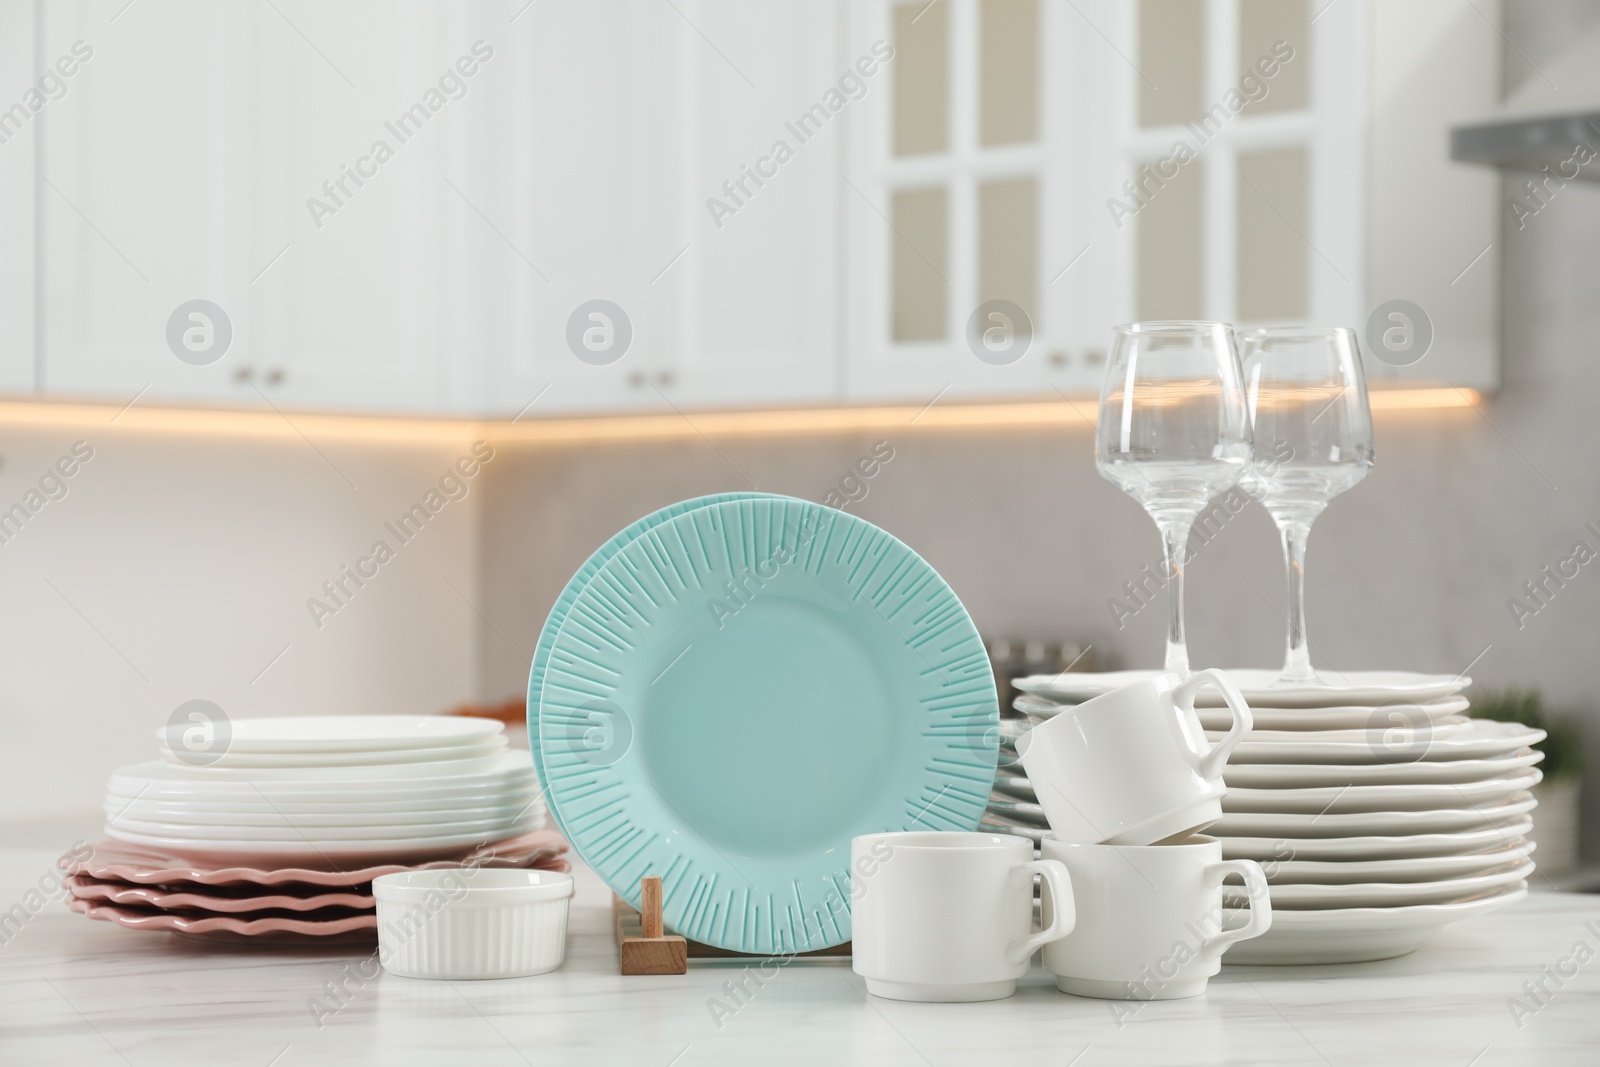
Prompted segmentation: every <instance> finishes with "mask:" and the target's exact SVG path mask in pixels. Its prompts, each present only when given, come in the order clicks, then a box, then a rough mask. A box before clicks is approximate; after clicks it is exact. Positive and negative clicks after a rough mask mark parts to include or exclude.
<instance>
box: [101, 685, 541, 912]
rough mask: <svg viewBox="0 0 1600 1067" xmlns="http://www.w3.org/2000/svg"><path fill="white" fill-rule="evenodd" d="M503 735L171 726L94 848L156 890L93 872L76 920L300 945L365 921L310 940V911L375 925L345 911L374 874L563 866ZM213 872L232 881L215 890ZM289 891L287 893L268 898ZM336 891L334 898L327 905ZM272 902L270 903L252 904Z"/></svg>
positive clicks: (384, 722) (474, 727)
mask: <svg viewBox="0 0 1600 1067" xmlns="http://www.w3.org/2000/svg"><path fill="white" fill-rule="evenodd" d="M502 730H503V727H502V725H501V724H500V723H498V722H493V721H490V720H486V719H464V718H445V717H430V716H330V717H306V718H281V719H247V720H238V721H234V722H232V723H227V722H225V721H224V722H220V723H219V722H212V721H206V722H205V724H204V730H200V729H199V728H198V727H194V726H188V725H187V724H186V725H185V727H181V728H180V727H178V726H173V727H169V728H167V729H165V730H162V731H160V732H159V734H158V736H159V738H160V740H161V742H162V753H163V756H164V758H163V759H161V760H155V761H151V762H148V763H141V764H135V765H133V766H130V767H124V768H122V769H121V770H119V771H117V772H116V774H114V775H113V776H112V778H111V781H110V783H109V784H108V785H107V787H106V797H105V810H106V819H107V822H106V834H107V835H108V836H109V837H110V838H111V841H110V842H105V843H102V844H101V845H99V846H96V850H95V851H96V855H97V857H98V860H97V861H96V862H98V863H101V864H104V863H112V864H120V865H122V867H128V865H131V866H132V869H133V870H135V871H143V872H144V874H145V875H148V876H149V878H147V879H146V880H145V881H144V882H139V881H138V880H137V879H134V880H133V881H131V882H130V880H129V878H128V874H129V871H128V870H126V869H118V870H115V871H113V870H110V869H107V870H106V871H103V872H102V873H101V874H96V873H95V869H94V868H93V867H85V869H84V870H82V871H80V872H79V873H78V875H77V876H75V878H76V884H75V886H74V889H73V894H74V897H75V906H79V905H81V906H80V907H79V910H85V911H89V913H90V914H91V915H92V917H95V918H110V919H113V920H115V921H121V920H123V919H130V920H131V919H132V918H135V917H139V916H137V915H134V914H131V913H130V914H120V913H117V912H115V911H112V912H111V913H108V914H95V911H94V910H92V909H100V910H102V911H103V910H105V909H115V908H118V907H122V908H126V907H139V908H144V909H154V912H152V913H150V914H143V917H144V918H148V919H152V920H153V919H154V917H155V914H156V913H161V914H168V915H170V914H176V913H180V912H202V913H204V912H213V913H217V914H228V915H232V914H234V913H237V912H240V911H241V910H243V911H250V912H253V913H256V914H255V918H259V919H267V918H282V919H285V920H293V923H292V924H291V926H289V927H287V928H286V929H289V930H292V931H294V932H299V933H307V932H322V933H342V932H346V931H347V930H350V929H362V928H367V927H370V923H367V924H357V925H356V926H349V925H348V924H346V925H344V926H342V927H337V928H335V927H329V928H325V929H322V930H321V931H310V930H307V929H302V926H303V924H304V923H305V922H306V921H308V919H307V915H306V913H307V912H315V913H317V914H316V915H315V916H313V917H312V920H317V919H330V920H331V919H335V918H337V919H355V918H357V917H358V913H361V909H366V913H370V900H368V901H364V902H361V903H356V902H354V901H352V900H349V899H345V898H347V897H350V896H351V890H350V887H352V886H361V885H364V884H365V883H366V882H369V881H370V880H371V878H372V877H374V875H372V874H371V870H372V869H374V868H377V867H384V868H386V869H388V870H396V869H403V868H404V867H408V866H414V865H420V864H430V863H451V864H454V863H459V862H461V861H462V860H463V859H465V858H468V857H475V858H477V859H480V860H481V859H490V860H492V861H493V862H497V863H504V862H516V863H519V864H521V863H528V862H534V861H536V860H539V859H541V858H548V857H550V856H553V855H556V854H558V852H559V851H560V850H561V849H562V848H564V845H563V844H562V843H561V842H560V840H559V838H558V837H557V836H556V835H554V834H546V835H543V836H540V835H539V834H537V833H536V831H538V830H539V829H540V827H541V826H542V825H543V824H544V820H545V811H544V805H543V802H542V800H541V798H540V795H539V790H538V782H537V779H536V777H535V775H534V773H533V766H532V761H531V760H530V758H529V756H528V754H527V753H526V752H517V753H513V752H511V751H510V750H509V749H508V748H507V746H506V743H505V739H504V737H503V736H502ZM218 871H224V872H230V873H228V874H226V875H223V876H220V880H218V877H217V876H216V872H218ZM239 872H243V873H239ZM311 872H320V874H319V875H318V876H316V877H313V876H312V873H311ZM380 873H382V871H380ZM152 879H153V880H152ZM330 879H331V880H330ZM119 882H121V883H127V884H116V883H119ZM152 885H154V886H156V887H157V889H156V890H152V889H151V888H150V886H152ZM281 886H290V887H291V888H290V889H289V890H284V889H282V888H272V889H271V890H270V891H269V890H267V889H265V888H263V887H281ZM200 887H212V889H216V887H222V889H223V890H225V892H222V893H221V896H218V895H217V893H216V892H212V891H211V890H202V889H201V888H200ZM313 888H314V889H315V891H310V890H311V889H313ZM331 889H337V890H338V892H334V893H332V894H331V896H330V892H329V891H330V890H331ZM152 893H156V894H157V895H155V896H152V895H151V894H152ZM208 893H209V899H210V904H209V905H208V904H207V899H208ZM356 895H362V894H359V893H358V894H356ZM224 897H226V898H228V899H229V900H232V901H233V903H232V904H225V902H224V900H223V898H224ZM264 897H271V898H273V899H272V901H271V903H270V905H269V904H267V903H265V902H264V901H263V900H262V899H256V898H264ZM333 897H337V898H338V899H337V900H335V899H332V898H333ZM291 898H297V899H299V898H303V899H299V903H294V902H291ZM240 899H243V900H245V902H246V905H247V906H245V907H243V908H241V907H240V906H239V905H238V901H239V900H240ZM352 908H355V909H357V911H356V912H351V911H350V910H349V909H352ZM328 909H333V910H332V911H329V910H328ZM341 909H343V910H341ZM202 917H204V916H202ZM251 921H254V920H251ZM124 925H137V924H136V923H133V922H131V921H129V922H125V923H124ZM145 925H151V926H155V927H156V928H163V929H179V930H180V931H183V932H191V931H188V930H187V929H185V928H184V927H183V926H173V925H171V924H170V923H158V922H153V921H152V922H151V923H147V924H145ZM336 926H337V924H336ZM210 928H211V927H202V928H201V929H200V930H199V931H197V932H202V933H203V932H206V930H207V929H210ZM254 929H255V928H252V931H246V932H253V930H254ZM278 929H284V928H278ZM233 932H239V931H233ZM265 932H278V930H277V929H275V930H268V931H265Z"/></svg>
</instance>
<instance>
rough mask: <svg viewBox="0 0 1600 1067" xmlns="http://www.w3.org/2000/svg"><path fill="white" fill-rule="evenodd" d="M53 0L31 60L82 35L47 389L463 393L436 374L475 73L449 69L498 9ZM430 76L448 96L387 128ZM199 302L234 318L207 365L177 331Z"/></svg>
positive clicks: (54, 123) (49, 273) (455, 349)
mask: <svg viewBox="0 0 1600 1067" xmlns="http://www.w3.org/2000/svg"><path fill="white" fill-rule="evenodd" d="M42 10H43V12H44V24H43V26H42V27H41V40H42V41H43V42H44V44H43V50H44V54H46V55H53V54H54V51H55V50H60V49H63V48H65V47H66V46H67V44H68V43H69V42H71V41H73V40H80V39H81V40H84V41H88V42H90V46H91V47H92V48H93V58H92V59H91V60H90V61H88V62H85V63H84V64H83V67H82V70H81V72H80V73H79V74H78V76H77V80H76V82H75V84H73V85H72V87H71V90H72V91H69V93H68V94H67V95H66V96H65V97H64V98H63V99H62V100H60V101H59V102H56V103H54V104H52V105H51V106H50V108H49V109H48V110H47V112H46V113H45V114H43V115H42V116H41V123H40V125H41V135H40V142H39V148H38V152H37V159H38V172H39V193H38V196H39V198H40V206H39V213H38V223H39V234H38V241H39V263H40V272H39V278H40V285H41V288H42V290H43V300H42V302H41V305H40V307H41V313H40V319H39V334H40V336H39V341H38V344H39V348H40V352H41V355H42V360H41V363H42V367H43V373H42V375H41V379H42V380H41V382H40V386H41V389H42V390H43V391H45V392H47V393H68V394H95V395H102V396H112V397H122V398H127V397H133V396H135V395H137V396H140V397H145V398H149V399H151V400H172V399H176V400H200V401H221V402H226V403H240V404H247V405H267V404H270V405H273V406H278V407H283V408H289V407H331V408H340V409H354V410H422V411H426V410H448V409H450V408H451V407H452V406H457V402H458V394H459V390H456V389H453V388H452V383H451V382H450V381H449V380H448V378H447V376H446V375H445V374H444V372H443V368H444V366H445V364H446V361H447V360H449V359H450V358H452V357H456V356H459V355H460V354H461V351H460V346H459V345H457V344H456V343H455V340H454V332H453V329H452V321H453V319H454V318H455V317H456V316H457V315H458V314H459V312H460V311H461V310H462V309H461V307H460V300H459V295H460V292H461V291H463V290H466V289H469V288H470V284H471V283H470V280H469V278H468V277H466V276H464V275H463V274H461V273H460V272H459V271H456V270H454V269H453V268H455V267H456V266H457V264H456V263H455V262H454V250H453V249H452V246H451V236H452V235H451V232H450V229H449V225H450V223H451V222H452V221H453V220H452V219H449V218H447V217H446V214H445V212H444V211H443V210H441V202H442V200H443V198H442V197H441V196H440V195H439V192H440V190H441V189H442V188H443V186H442V184H441V175H440V161H441V158H442V157H443V155H444V146H445V144H446V143H447V142H446V139H445V138H446V134H447V132H448V125H449V123H451V122H452V121H456V120H458V119H459V118H460V115H461V112H463V111H465V110H467V109H469V108H472V107H474V106H480V105H483V106H487V102H486V101H482V100H481V98H482V97H483V96H486V95H487V94H486V93H485V92H484V91H483V90H481V89H479V91H478V92H477V93H476V94H474V93H473V92H472V91H471V90H472V89H473V88H477V82H478V79H477V78H471V79H467V78H462V77H459V76H457V77H455V78H454V80H453V81H452V82H451V83H450V84H451V87H452V88H454V87H455V86H456V85H462V86H466V87H467V88H466V89H464V90H461V91H463V92H464V93H465V95H464V96H462V97H461V98H460V99H454V98H452V97H451V96H449V95H444V94H441V93H439V92H438V83H439V79H440V77H441V75H442V74H444V73H447V72H451V71H452V70H453V65H454V63H455V62H456V61H457V59H458V57H459V56H468V57H471V54H472V53H471V49H472V45H473V42H474V40H475V39H476V38H477V36H478V33H477V32H476V31H478V30H482V31H483V32H485V33H487V32H489V30H490V28H491V26H492V24H491V23H489V22H488V21H487V20H486V19H485V18H484V17H483V16H485V15H486V14H487V13H488V11H489V9H488V6H487V5H485V4H481V3H475V4H466V5H458V6H456V7H454V8H452V9H408V12H409V13H408V14H407V15H406V16H404V17H382V18H374V17H371V16H372V15H373V13H374V12H375V11H377V10H378V9H377V8H376V7H375V6H374V5H372V4H358V5H344V6H340V7H335V8H330V7H327V6H326V5H318V4H312V3H305V2H294V0H284V2H283V3H280V4H279V5H277V7H273V6H271V5H244V4H208V3H201V2H198V0H160V2H158V3H155V4H148V5H141V6H140V7H139V8H133V9H129V10H126V11H124V12H123V13H121V14H120V15H117V16H116V21H115V22H114V23H113V22H110V21H109V15H108V13H107V12H106V11H104V10H102V9H101V8H100V7H89V6H86V5H58V6H51V7H47V8H43V9H42ZM475 23H477V24H478V25H475ZM316 41H320V42H322V44H321V45H320V46H318V45H314V44H312V42H316ZM430 92H433V93H435V95H436V96H437V98H438V99H441V100H443V101H444V105H443V106H442V107H441V109H440V110H439V111H438V112H437V113H434V112H430V111H429V110H427V108H426V107H424V108H423V110H422V111H420V112H418V115H420V116H422V118H414V119H413V121H414V123H415V125H416V129H414V130H413V129H412V128H411V127H410V126H407V127H405V129H403V130H400V131H396V129H395V126H394V123H395V122H396V121H397V119H398V116H401V115H403V114H408V108H410V107H411V106H412V105H413V104H417V103H418V102H419V101H422V100H424V99H428V97H427V94H428V93H430ZM475 95H476V96H477V97H478V98H479V99H474V96H475ZM424 119H425V122H424ZM406 132H410V133H411V139H410V140H408V141H403V140H402V138H401V136H400V134H403V133H406ZM379 144H383V145H385V146H386V151H382V152H379V153H377V155H378V156H379V157H380V158H383V159H384V160H385V161H384V162H383V163H382V164H381V165H380V164H379V163H377V162H375V161H374V159H373V157H374V152H373V149H374V148H376V147H377V146H378V145H379ZM352 169H354V170H356V171H362V172H367V175H368V176H367V177H366V179H365V180H364V181H363V180H361V179H360V176H359V174H357V175H354V176H352V175H351V173H350V172H351V170H352ZM358 182H359V184H357V183H358ZM325 183H327V184H325ZM195 299H204V300H207V301H210V302H212V303H213V304H215V305H217V306H218V307H220V308H221V312H222V314H221V315H220V316H219V315H213V314H209V313H208V318H207V320H205V321H202V320H194V321H195V322H196V323H197V324H198V325H197V327H195V328H203V329H205V330H210V331H215V333H214V334H213V337H218V336H220V335H221V333H223V332H225V331H227V330H228V329H229V328H231V341H230V342H229V344H228V347H227V348H226V350H225V351H223V352H221V354H220V356H219V355H217V352H216V349H215V348H213V349H212V351H211V352H209V353H208V352H204V351H202V352H199V353H197V354H196V355H195V357H194V359H195V360H196V361H202V365H195V363H191V362H186V361H185V360H183V359H180V358H179V357H178V356H176V355H175V354H174V352H173V351H172V350H171V348H170V346H169V340H168V336H167V327H168V319H169V317H170V316H171V315H172V314H173V312H174V310H175V309H177V308H178V307H179V306H180V305H182V304H184V303H186V302H188V301H191V300H195ZM224 320H225V321H226V324H227V325H226V326H224ZM199 339H200V340H203V337H202V338H199ZM214 343H215V342H213V344H214ZM208 355H209V356H211V357H212V359H213V361H211V362H203V361H204V359H205V357H206V356H208Z"/></svg>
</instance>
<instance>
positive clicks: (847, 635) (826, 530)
mask: <svg viewBox="0 0 1600 1067" xmlns="http://www.w3.org/2000/svg"><path fill="white" fill-rule="evenodd" d="M998 726H999V709H998V707H997V702H996V695H995V689H994V678H993V675H992V673H991V671H990V668H989V659H988V655H987V653H986V651H985V649H984V646H983V642H982V641H981V640H980V639H979V637H978V633H977V630H976V629H975V628H974V627H973V625H972V621H971V619H970V618H969V617H968V615H967V612H966V609H965V608H963V607H962V605H961V602H960V600H958V599H957V598H956V595H955V593H954V592H952V591H951V589H950V587H949V586H948V585H946V584H945V582H944V581H943V579H941V578H940V577H939V575H938V574H937V573H936V572H935V571H934V570H933V568H932V567H930V566H929V565H928V564H927V563H926V562H925V561H924V560H923V559H922V558H921V557H920V556H918V555H917V554H916V553H915V552H913V551H912V550H911V549H910V548H908V547H907V546H905V545H904V544H902V543H901V542H899V541H898V540H896V539H895V538H894V537H892V536H890V535H889V534H888V533H886V532H884V531H883V530H880V529H878V528H877V527H875V526H873V525H872V524H871V523H868V522H866V521H864V520H862V519H858V518H856V517H854V516H851V515H848V514H846V513H844V512H841V511H837V510H835V509H832V508H826V507H823V506H821V505H818V504H813V503H809V502H807V501H802V500H793V499H789V498H763V499H743V500H737V501H731V502H727V503H722V504H716V505H713V506H709V507H701V508H699V509H697V510H694V511H690V512H687V513H685V514H682V515H679V516H677V517H676V518H673V519H670V520H668V521H666V522H663V523H661V524H659V525H657V526H655V527H654V528H652V529H650V530H648V531H646V532H645V533H643V534H641V535H640V536H638V537H637V538H636V539H635V540H634V541H632V542H631V543H630V544H628V545H626V546H624V547H623V548H622V549H621V550H620V551H619V552H618V553H617V554H616V555H615V556H613V557H612V558H611V559H610V560H609V561H607V562H606V563H605V564H604V565H603V566H602V567H601V568H600V569H599V570H598V571H597V573H596V574H595V575H594V577H593V578H592V579H591V580H590V582H589V583H588V584H587V585H586V586H585V587H584V588H583V590H582V591H581V592H580V594H579V595H578V597H577V598H576V600H575V601H574V603H573V605H572V608H571V610H570V612H569V613H568V615H567V618H566V621H565V623H564V624H563V625H562V626H561V628H560V631H559V633H558V634H557V636H556V638H555V641H554V642H553V645H552V648H551V654H550V658H549V661H548V666H547V669H546V673H545V677H544V683H543V692H542V700H541V710H540V714H539V717H538V722H537V727H538V730H539V732H540V746H541V750H542V753H543V761H544V766H545V769H546V771H547V799H548V801H549V804H550V807H551V808H552V809H559V811H560V813H561V822H562V825H563V826H564V827H565V829H566V831H567V836H568V838H569V840H570V841H571V842H572V845H573V847H574V848H575V849H576V850H577V851H578V852H579V854H580V855H582V856H583V858H584V859H585V861H586V862H588V863H589V865H590V866H591V867H593V868H594V869H595V870H596V871H597V872H598V873H599V874H600V876H601V877H602V878H604V879H605V881H606V883H607V884H608V885H610V886H611V888H612V889H613V890H614V891H616V892H617V893H618V894H619V895H620V896H622V897H623V898H624V899H625V900H628V901H629V902H630V903H634V904H637V903H638V901H639V880H640V878H642V877H643V876H645V875H647V874H654V875H660V876H661V878H662V882H663V911H664V915H665V918H666V922H667V924H668V925H669V926H671V927H672V928H673V929H674V930H676V931H677V932H678V933H680V934H683V935H685V936H688V937H690V938H693V939H695V940H697V941H701V942H704V943H706V944H709V945H715V946H717V947H720V948H724V949H729V950H733V951H741V952H753V953H773V952H787V951H808V950H812V949H818V948H824V947H828V946H831V945H836V944H841V943H843V942H845V941H848V940H849V939H850V916H849V901H850V872H849V868H848V863H849V858H850V840H851V838H852V837H854V836H856V835H858V834H866V833H876V832H882V831H895V830H910V829H925V830H972V829H974V828H975V827H976V826H977V825H978V821H979V819H980V818H981V816H982V814H983V810H984V806H985V803H986V801H987V799H988V796H989V790H990V786H991V784H992V782H993V780H994V773H995V761H996V755H997V748H996V745H995V738H996V737H997V730H998Z"/></svg>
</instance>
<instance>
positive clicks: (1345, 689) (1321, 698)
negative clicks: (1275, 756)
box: [1011, 668, 1472, 708]
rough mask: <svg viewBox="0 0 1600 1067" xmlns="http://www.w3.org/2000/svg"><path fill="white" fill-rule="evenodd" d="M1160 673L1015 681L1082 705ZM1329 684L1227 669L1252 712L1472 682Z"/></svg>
mask: <svg viewBox="0 0 1600 1067" xmlns="http://www.w3.org/2000/svg"><path fill="white" fill-rule="evenodd" d="M1158 673H1160V672H1159V671H1153V670H1138V671H1102V672H1097V673H1092V672H1089V671H1069V672H1067V673H1064V674H1034V675H1029V676H1028V677H1026V678H1018V679H1015V680H1014V681H1012V683H1011V684H1012V686H1013V687H1014V688H1016V689H1017V690H1019V691H1021V692H1024V693H1033V694H1037V695H1040V696H1045V697H1048V698H1050V699H1051V700H1055V701H1058V702H1067V703H1074V704H1079V703H1082V702H1083V701H1085V700H1091V699H1093V698H1094V697H1097V696H1100V695H1101V694H1103V693H1109V692H1111V691H1112V690H1114V689H1121V688H1122V687H1123V686H1125V685H1132V684H1133V683H1134V682H1141V681H1144V680H1145V679H1146V678H1150V677H1153V676H1154V675H1156V674H1158ZM1321 676H1322V679H1323V681H1324V682H1326V683H1328V684H1326V685H1276V684H1274V683H1275V682H1277V680H1278V672H1277V671H1274V670H1257V669H1254V668H1228V678H1229V679H1230V680H1232V682H1233V684H1234V685H1236V686H1238V687H1239V691H1240V693H1241V694H1243V696H1244V699H1245V702H1246V703H1248V704H1249V705H1250V706H1251V707H1252V708H1253V707H1254V706H1255V705H1256V704H1260V705H1261V706H1262V707H1264V708H1326V707H1332V706H1336V705H1342V704H1398V703H1400V702H1402V701H1433V700H1439V699H1441V698H1444V697H1447V696H1449V695H1451V694H1452V693H1459V692H1460V691H1461V690H1463V689H1465V688H1466V687H1467V686H1469V685H1471V684H1472V679H1471V678H1467V677H1464V676H1461V675H1449V674H1416V673H1414V672H1412V671H1345V672H1343V673H1341V672H1338V671H1322V672H1321ZM1200 701H1201V702H1202V703H1203V704H1204V705H1205V706H1208V707H1221V706H1222V698H1221V697H1220V696H1219V695H1218V694H1217V693H1215V692H1213V691H1210V690H1205V691H1203V692H1202V693H1201V694H1200Z"/></svg>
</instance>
